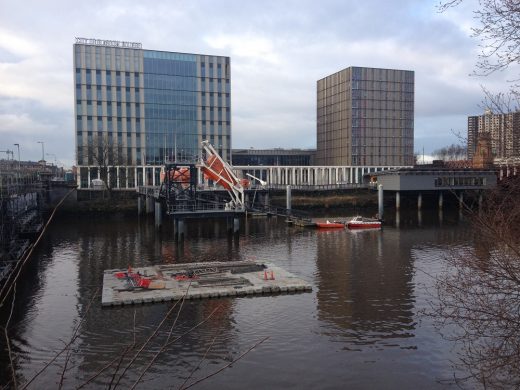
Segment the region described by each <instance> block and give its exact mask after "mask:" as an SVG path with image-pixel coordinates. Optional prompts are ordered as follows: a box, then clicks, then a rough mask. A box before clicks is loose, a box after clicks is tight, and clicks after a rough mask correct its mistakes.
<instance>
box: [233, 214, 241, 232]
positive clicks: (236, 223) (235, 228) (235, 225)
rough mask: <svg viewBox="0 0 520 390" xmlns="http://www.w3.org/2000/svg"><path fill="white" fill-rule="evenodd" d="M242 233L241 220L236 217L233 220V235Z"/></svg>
mask: <svg viewBox="0 0 520 390" xmlns="http://www.w3.org/2000/svg"><path fill="white" fill-rule="evenodd" d="M238 232H240V218H238V217H234V218H233V233H234V234H237V233H238Z"/></svg>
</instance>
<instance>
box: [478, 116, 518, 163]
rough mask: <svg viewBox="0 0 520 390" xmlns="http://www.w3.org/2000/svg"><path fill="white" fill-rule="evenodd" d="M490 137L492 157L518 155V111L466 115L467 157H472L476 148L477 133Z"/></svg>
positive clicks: (503, 157) (499, 157) (501, 157)
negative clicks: (486, 134)
mask: <svg viewBox="0 0 520 390" xmlns="http://www.w3.org/2000/svg"><path fill="white" fill-rule="evenodd" d="M483 133H488V134H489V136H490V137H491V153H492V154H493V157H494V158H498V159H506V158H511V157H520V112H510V113H507V114H493V113H492V112H491V111H490V110H487V111H486V112H485V113H484V115H478V116H469V117H468V158H469V159H472V158H473V156H474V154H475V151H476V149H477V144H478V138H479V135H481V134H483Z"/></svg>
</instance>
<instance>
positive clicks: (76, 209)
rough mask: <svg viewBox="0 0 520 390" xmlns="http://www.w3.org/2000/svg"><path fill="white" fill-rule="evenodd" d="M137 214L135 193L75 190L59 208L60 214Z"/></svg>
mask: <svg viewBox="0 0 520 390" xmlns="http://www.w3.org/2000/svg"><path fill="white" fill-rule="evenodd" d="M136 212H137V192H134V191H111V193H108V191H94V190H79V191H78V190H76V191H75V193H74V194H73V195H71V196H69V197H68V198H67V200H66V202H64V203H63V205H62V206H61V208H60V213H62V214H83V213H88V214H97V213H103V214H107V213H108V214H110V213H125V214H126V213H132V214H135V213H136Z"/></svg>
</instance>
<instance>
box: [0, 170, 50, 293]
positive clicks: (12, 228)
mask: <svg viewBox="0 0 520 390" xmlns="http://www.w3.org/2000/svg"><path fill="white" fill-rule="evenodd" d="M51 176H52V173H51V170H50V169H49V168H48V167H45V166H42V165H40V164H39V163H28V162H24V163H22V164H20V162H18V161H14V160H0V286H1V285H3V284H4V283H5V282H6V280H7V279H8V278H9V276H10V275H11V274H12V272H13V271H14V270H16V269H17V266H18V265H19V261H20V259H22V258H23V257H24V255H25V253H26V252H27V251H28V249H29V248H30V246H31V243H32V240H33V239H34V237H35V235H36V234H37V233H39V232H40V231H41V229H42V227H43V218H42V211H43V206H44V202H45V193H46V191H47V190H48V182H49V179H50V177H51ZM46 183H47V184H46Z"/></svg>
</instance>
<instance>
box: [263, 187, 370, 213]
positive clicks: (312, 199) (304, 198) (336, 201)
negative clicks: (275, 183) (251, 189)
mask: <svg viewBox="0 0 520 390" xmlns="http://www.w3.org/2000/svg"><path fill="white" fill-rule="evenodd" d="M285 199H286V198H285V195H275V196H271V204H272V205H273V206H278V207H285ZM292 207H293V208H294V209H330V208H377V192H375V191H370V190H364V189H359V190H355V191H353V190H349V191H341V190H338V191H312V192H310V191H298V190H294V191H293V192H292Z"/></svg>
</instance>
